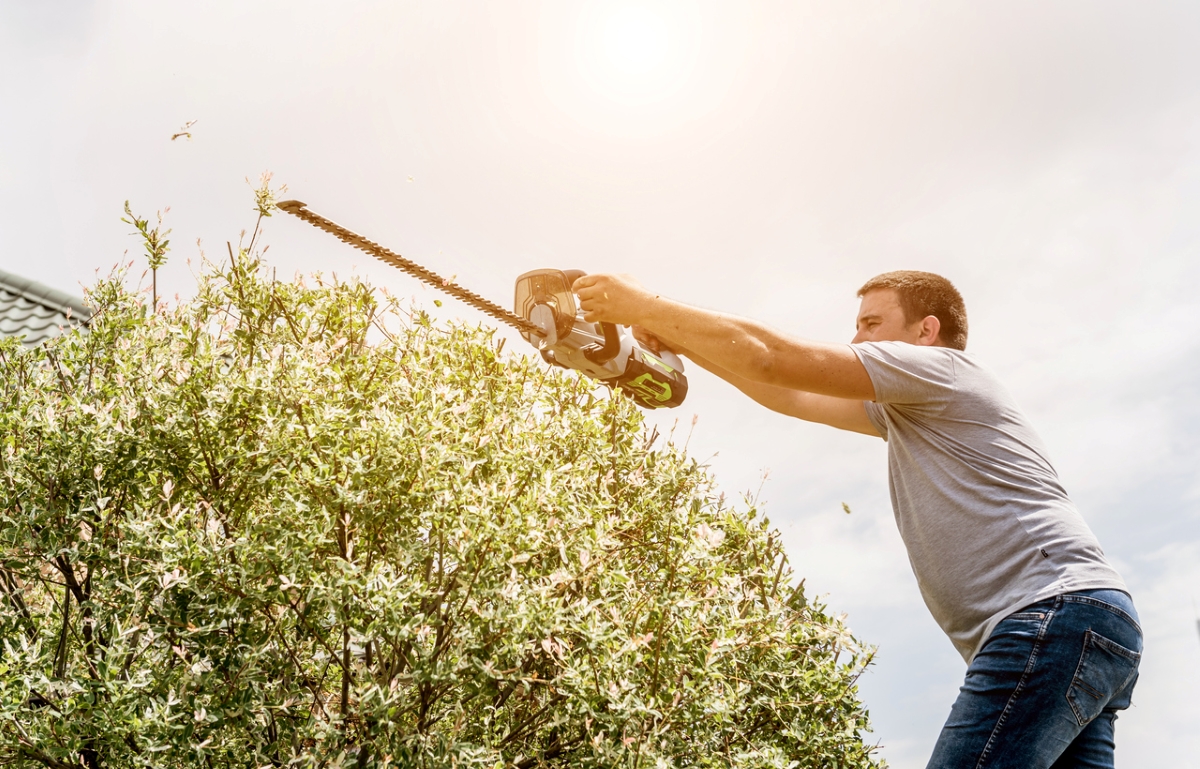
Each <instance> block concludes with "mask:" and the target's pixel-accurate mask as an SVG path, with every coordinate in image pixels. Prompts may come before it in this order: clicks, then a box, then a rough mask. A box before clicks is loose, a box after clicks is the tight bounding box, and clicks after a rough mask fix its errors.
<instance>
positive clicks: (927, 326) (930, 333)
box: [917, 315, 942, 347]
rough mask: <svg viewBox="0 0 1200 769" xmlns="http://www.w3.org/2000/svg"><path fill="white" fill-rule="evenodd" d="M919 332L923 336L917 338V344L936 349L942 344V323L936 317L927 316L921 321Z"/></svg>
mask: <svg viewBox="0 0 1200 769" xmlns="http://www.w3.org/2000/svg"><path fill="white" fill-rule="evenodd" d="M919 331H920V332H921V335H920V336H919V337H917V344H919V345H926V346H928V347H934V346H936V345H938V344H939V343H940V342H941V340H940V339H938V334H940V333H942V322H941V321H940V320H938V318H937V316H936V315H926V316H925V317H924V318H922V319H921V325H920V327H919Z"/></svg>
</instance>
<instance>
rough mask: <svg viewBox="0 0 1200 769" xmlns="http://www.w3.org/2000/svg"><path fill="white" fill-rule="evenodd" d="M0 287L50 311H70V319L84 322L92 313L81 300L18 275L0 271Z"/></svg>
mask: <svg viewBox="0 0 1200 769" xmlns="http://www.w3.org/2000/svg"><path fill="white" fill-rule="evenodd" d="M0 286H3V287H4V288H7V289H9V290H10V291H12V292H13V293H17V294H20V295H21V296H23V297H25V298H26V299H28V300H29V301H31V302H36V303H38V304H40V305H42V306H43V307H48V308H50V309H51V310H57V311H58V312H61V313H63V314H64V315H65V314H67V312H68V311H70V314H71V317H72V318H75V319H78V320H80V321H86V320H87V319H88V318H90V317H91V316H92V311H91V310H90V309H88V306H87V305H86V304H84V303H83V300H82V299H79V298H77V297H74V296H71V295H70V294H68V293H65V292H63V291H59V290H58V289H56V288H50V287H49V286H47V285H44V284H42V283H38V282H37V281H36V280H30V279H29V278H22V277H21V276H20V275H14V274H13V273H11V272H7V271H5V270H0Z"/></svg>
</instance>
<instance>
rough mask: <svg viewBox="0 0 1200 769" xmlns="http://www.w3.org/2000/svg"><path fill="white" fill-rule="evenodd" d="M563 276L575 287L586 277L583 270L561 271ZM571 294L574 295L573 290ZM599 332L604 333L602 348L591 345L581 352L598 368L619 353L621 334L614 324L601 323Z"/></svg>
mask: <svg viewBox="0 0 1200 769" xmlns="http://www.w3.org/2000/svg"><path fill="white" fill-rule="evenodd" d="M562 273H563V275H565V276H566V278H567V283H568V284H570V285H571V286H574V285H575V281H577V280H579V279H580V278H582V277H583V276H584V275H587V273H586V272H584V271H583V270H563V271H562ZM571 293H575V291H574V289H572V290H571ZM600 330H601V331H603V332H604V346H603V347H599V346H596V345H592V346H591V347H586V348H584V350H583V354H584V355H585V356H587V359H588V360H590V361H591V362H592V363H595V364H596V365H598V366H603V365H604V364H605V363H608V362H609V361H610V360H612V359H613V358H615V357H617V355H619V354H620V353H621V334H620V332H618V331H617V326H616V324H614V323H601V324H600Z"/></svg>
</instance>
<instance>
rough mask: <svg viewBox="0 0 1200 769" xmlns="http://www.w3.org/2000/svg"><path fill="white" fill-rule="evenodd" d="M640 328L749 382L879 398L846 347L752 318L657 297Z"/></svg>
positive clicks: (645, 310) (648, 306)
mask: <svg viewBox="0 0 1200 769" xmlns="http://www.w3.org/2000/svg"><path fill="white" fill-rule="evenodd" d="M639 325H641V326H642V327H643V328H645V329H646V330H647V331H649V332H650V333H652V334H654V335H655V336H658V337H659V338H661V339H664V340H666V341H667V342H668V343H669V344H674V345H677V346H679V347H681V348H683V349H684V350H688V351H690V352H691V353H692V355H693V356H695V357H698V358H700V359H703V360H704V361H706V362H708V363H710V365H714V366H716V367H717V368H718V369H723V370H724V371H726V372H729V373H731V374H733V375H735V376H737V377H739V378H740V379H743V380H746V382H748V383H758V384H762V385H768V386H776V387H783V388H786V389H791V390H804V391H806V392H813V393H821V394H825V395H832V396H835V397H840V398H853V399H859V400H873V399H874V397H875V391H874V387H873V386H872V384H871V380H870V377H868V376H867V373H866V370H865V369H864V368H863V367H862V363H860V362H859V361H858V358H857V356H855V355H854V352H853V351H852V350H850V348H849V346H848V345H831V344H824V343H820V342H809V341H806V340H800V339H793V338H791V337H788V336H785V335H783V334H780V333H779V332H777V331H775V330H774V329H772V328H770V327H768V326H765V325H763V324H761V323H757V322H755V321H752V320H747V319H745V318H739V317H737V316H733V315H727V314H725V313H718V312H712V311H709V310H703V309H700V308H698V307H692V306H690V305H686V304H683V303H681V302H675V301H672V300H670V299H662V298H659V297H655V298H654V299H653V300H651V301H649V302H646V304H645V306H644V307H643V310H642V312H641V317H640V319H639ZM697 362H699V361H697ZM700 365H701V366H702V367H705V366H704V364H703V363H701V364H700ZM713 373H716V374H717V375H718V376H722V375H721V373H720V372H719V371H714V372H713ZM722 378H726V379H727V377H724V376H722ZM729 381H731V383H732V384H734V385H735V386H738V382H737V381H733V380H729ZM739 389H742V390H743V392H746V393H747V395H750V396H751V397H755V396H754V395H753V394H751V393H750V392H748V391H747V390H745V389H743V388H742V387H740V386H739ZM756 400H757V398H756ZM764 405H765V404H764Z"/></svg>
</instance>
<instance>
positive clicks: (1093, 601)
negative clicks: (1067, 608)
mask: <svg viewBox="0 0 1200 769" xmlns="http://www.w3.org/2000/svg"><path fill="white" fill-rule="evenodd" d="M1060 597H1061V598H1062V599H1063V600H1064V601H1066V602H1067V603H1086V604H1089V605H1091V606H1096V607H1099V608H1101V609H1107V610H1108V611H1110V612H1112V613H1113V614H1116V615H1117V616H1118V617H1120V618H1121V619H1123V620H1125V621H1126V622H1128V623H1129V624H1131V625H1133V626H1134V627H1135V628H1137V631H1138V632H1139V633H1142V626H1141V624H1140V623H1138V621H1137V620H1135V619H1134V618H1133V617H1131V616H1129V613H1128V612H1126V611H1125V610H1124V609H1122V608H1121V607H1120V606H1114V605H1112V604H1111V603H1109V602H1107V601H1101V600H1100V599H1099V598H1092V597H1091V596H1090V595H1063V596H1060ZM1143 635H1144V633H1143Z"/></svg>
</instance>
